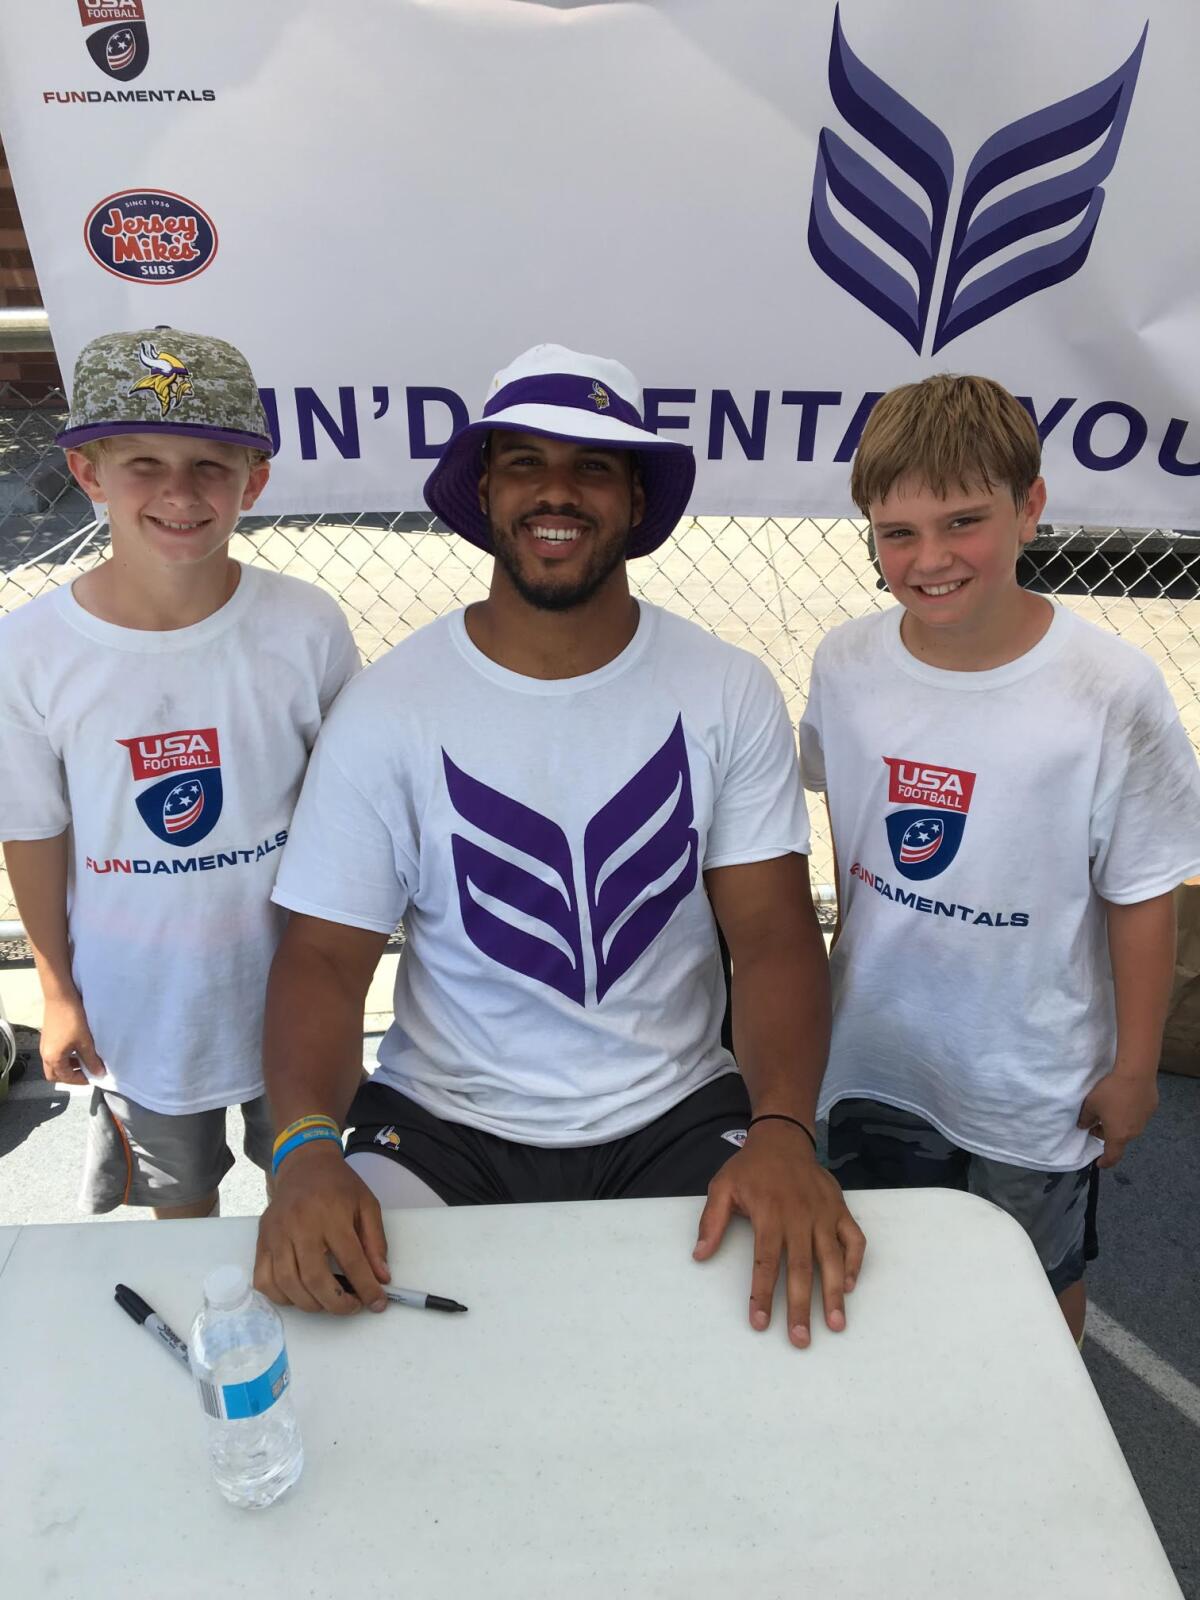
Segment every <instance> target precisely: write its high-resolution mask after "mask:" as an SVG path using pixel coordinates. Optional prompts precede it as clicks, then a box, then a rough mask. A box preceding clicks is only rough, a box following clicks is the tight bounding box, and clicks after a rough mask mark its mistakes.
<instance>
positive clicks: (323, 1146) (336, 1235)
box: [254, 1139, 391, 1317]
mask: <svg viewBox="0 0 1200 1600" xmlns="http://www.w3.org/2000/svg"><path fill="white" fill-rule="evenodd" d="M330 1255H332V1256H333V1258H334V1260H335V1261H336V1262H337V1264H338V1267H339V1268H340V1269H341V1271H342V1272H343V1273H344V1274H345V1276H346V1277H347V1278H349V1280H350V1283H351V1284H352V1286H353V1288H354V1293H353V1294H347V1293H346V1291H345V1290H344V1289H343V1288H342V1287H341V1285H340V1284H339V1283H338V1282H337V1280H336V1279H335V1278H334V1275H333V1268H332V1267H331V1266H330V1263H329V1256H330ZM390 1278H391V1273H390V1272H389V1271H388V1264H387V1239H386V1237H385V1236H384V1232H383V1213H382V1212H381V1211H380V1209H379V1202H378V1200H376V1198H375V1196H374V1195H373V1194H372V1193H371V1191H370V1189H368V1188H367V1186H366V1184H365V1183H364V1182H363V1181H362V1179H361V1178H360V1177H359V1176H358V1174H357V1173H356V1172H355V1171H354V1170H353V1168H352V1167H348V1166H347V1165H346V1160H345V1157H344V1156H343V1155H342V1154H341V1152H340V1151H338V1150H335V1149H334V1148H333V1143H332V1141H331V1140H325V1139H321V1140H313V1141H312V1143H311V1144H307V1145H304V1146H302V1147H301V1148H300V1149H298V1150H293V1151H292V1152H291V1154H290V1155H289V1156H288V1157H287V1159H286V1160H285V1161H284V1162H283V1164H282V1166H281V1167H280V1169H279V1176H278V1178H277V1179H276V1180H275V1192H274V1198H273V1199H272V1201H271V1204H270V1205H269V1206H268V1207H267V1209H266V1211H264V1212H263V1215H262V1217H261V1219H260V1220H259V1224H258V1253H257V1255H256V1257H255V1262H254V1287H255V1288H256V1289H259V1290H261V1292H262V1293H263V1294H265V1295H266V1297H267V1299H268V1300H273V1301H274V1302H275V1304H276V1305H280V1306H286V1305H292V1306H299V1308H300V1309H301V1311H332V1312H333V1314H334V1315H335V1316H343V1317H344V1316H349V1315H351V1314H352V1313H353V1312H355V1311H360V1310H361V1309H362V1308H363V1306H367V1307H368V1308H369V1309H370V1310H371V1311H382V1310H384V1308H385V1307H386V1305H387V1301H386V1299H385V1298H384V1297H383V1295H382V1294H381V1293H380V1290H379V1286H380V1284H381V1283H387V1282H388V1281H389V1280H390Z"/></svg>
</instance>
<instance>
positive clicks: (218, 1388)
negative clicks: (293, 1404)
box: [196, 1345, 292, 1422]
mask: <svg viewBox="0 0 1200 1600" xmlns="http://www.w3.org/2000/svg"><path fill="white" fill-rule="evenodd" d="M213 1376H214V1375H213V1374H212V1373H209V1374H207V1375H205V1374H204V1373H202V1372H197V1374H196V1383H197V1386H198V1387H199V1390H200V1404H201V1405H202V1406H203V1407H204V1409H205V1411H206V1412H207V1413H208V1415H209V1416H210V1417H216V1418H217V1419H218V1421H222V1422H240V1421H242V1420H243V1419H244V1418H246V1417H261V1416H262V1414H263V1412H264V1411H269V1410H270V1409H271V1407H272V1406H273V1405H274V1404H275V1402H276V1400H278V1399H279V1397H280V1395H281V1394H282V1393H283V1392H284V1390H285V1389H286V1388H287V1386H288V1384H289V1383H290V1382H291V1381H292V1374H291V1370H290V1368H289V1367H288V1358H287V1346H286V1345H284V1347H283V1349H282V1350H280V1352H279V1354H278V1356H276V1358H275V1360H274V1361H273V1362H272V1363H271V1365H270V1366H269V1367H268V1368H267V1370H266V1371H265V1372H264V1373H261V1374H260V1375H259V1376H258V1377H257V1378H251V1379H250V1381H249V1383H225V1384H218V1383H214V1382H212V1381H211V1379H212V1377H213Z"/></svg>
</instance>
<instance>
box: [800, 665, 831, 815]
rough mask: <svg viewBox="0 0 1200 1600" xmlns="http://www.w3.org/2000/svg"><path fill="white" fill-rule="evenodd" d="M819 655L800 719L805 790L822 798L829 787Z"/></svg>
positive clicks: (801, 767) (802, 777) (801, 762)
mask: <svg viewBox="0 0 1200 1600" xmlns="http://www.w3.org/2000/svg"><path fill="white" fill-rule="evenodd" d="M820 660H821V658H820V652H819V651H818V654H817V656H816V658H815V660H814V661H813V665H812V672H811V674H810V675H809V680H808V699H807V701H806V702H805V706H804V715H803V716H802V717H801V718H800V729H799V732H800V779H801V782H802V783H803V784H804V787H805V788H806V789H812V790H814V791H815V792H816V793H817V794H823V793H824V792H825V790H826V788H827V787H828V782H827V779H826V777H825V736H824V733H823V732H822V729H821V666H820Z"/></svg>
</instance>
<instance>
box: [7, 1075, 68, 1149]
mask: <svg viewBox="0 0 1200 1600" xmlns="http://www.w3.org/2000/svg"><path fill="white" fill-rule="evenodd" d="M70 1104H71V1096H70V1094H69V1093H68V1092H67V1090H66V1089H65V1088H56V1089H53V1090H51V1092H50V1093H49V1094H46V1095H38V1096H36V1098H31V1099H28V1100H27V1099H23V1098H22V1099H20V1100H17V1099H14V1098H13V1097H12V1096H10V1097H9V1098H8V1099H7V1100H5V1101H4V1102H3V1103H0V1161H3V1159H4V1157H5V1156H7V1155H11V1153H12V1152H13V1151H14V1150H16V1149H17V1148H18V1147H19V1146H20V1145H22V1144H24V1142H25V1140H26V1139H28V1138H29V1135H30V1134H31V1133H35V1132H36V1131H37V1130H38V1128H40V1127H41V1126H42V1125H43V1123H47V1122H52V1121H53V1120H54V1119H55V1118H56V1117H61V1116H62V1115H63V1113H64V1112H65V1111H66V1110H67V1108H68V1106H69V1105H70Z"/></svg>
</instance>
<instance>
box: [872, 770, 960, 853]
mask: <svg viewBox="0 0 1200 1600" xmlns="http://www.w3.org/2000/svg"><path fill="white" fill-rule="evenodd" d="M883 760H884V764H885V766H886V767H887V769H888V801H889V803H890V804H891V805H902V806H903V807H904V809H903V810H902V811H893V812H891V813H889V815H888V816H886V817H885V818H884V819H883V820H884V825H885V826H886V828H887V837H888V847H889V849H890V850H891V852H892V860H893V861H894V862H895V863H896V870H897V872H899V873H900V874H901V875H902V876H903V877H905V878H910V879H912V880H913V881H914V882H917V883H919V882H921V881H923V880H924V879H926V878H936V877H937V875H938V873H939V872H945V870H946V868H947V867H948V866H949V865H950V863H951V862H952V861H953V860H954V858H955V856H956V855H957V854H958V847H959V845H960V844H961V843H962V838H963V830H964V829H965V828H966V825H967V813H968V812H969V811H970V809H971V796H972V795H973V794H974V793H975V774H974V773H973V772H968V771H966V769H965V768H963V767H949V766H945V765H942V764H939V763H936V762H932V761H910V760H908V759H907V758H905V757H901V756H884V758H883Z"/></svg>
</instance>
